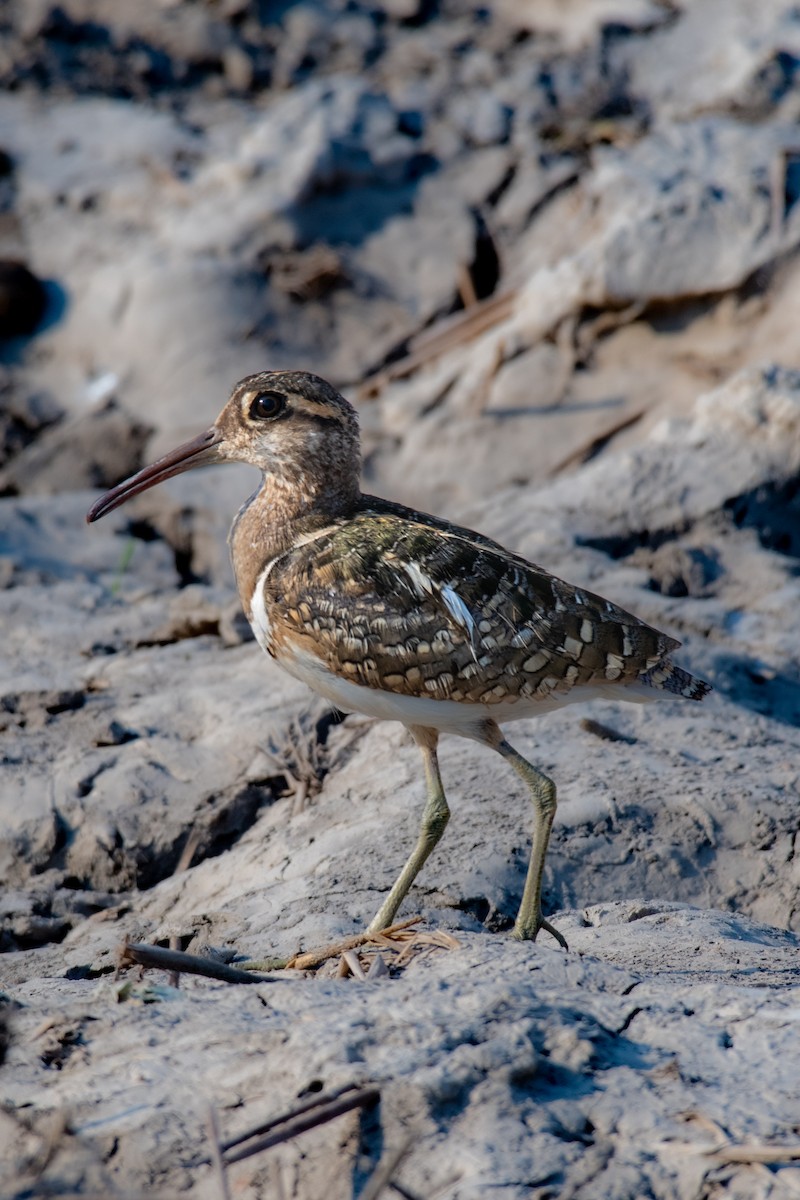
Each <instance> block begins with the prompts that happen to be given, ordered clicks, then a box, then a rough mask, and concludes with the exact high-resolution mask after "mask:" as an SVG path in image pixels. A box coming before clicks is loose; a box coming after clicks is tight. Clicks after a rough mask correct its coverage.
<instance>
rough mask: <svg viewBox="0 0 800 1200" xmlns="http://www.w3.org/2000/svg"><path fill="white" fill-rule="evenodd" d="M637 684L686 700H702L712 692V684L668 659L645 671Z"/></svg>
mask: <svg viewBox="0 0 800 1200" xmlns="http://www.w3.org/2000/svg"><path fill="white" fill-rule="evenodd" d="M636 682H637V683H643V684H644V685H645V686H646V687H651V688H657V689H658V691H660V692H672V693H673V694H674V695H676V696H683V697H684V698H685V699H686V700H702V699H703V697H704V696H707V695H708V693H709V692H710V691H711V690H712V688H711V684H710V683H706V681H705V680H704V679H697V678H696V677H695V676H694V675H690V674H689V672H688V671H684V669H683V667H676V666H675V664H674V663H672V662H670V660H669V659H668V658H663V659H662V660H661V662H660V663H656V665H655V666H654V667H651V668H650V670H649V671H643V672H642V674H641V675H640V676H639V677H638V679H637V681H636Z"/></svg>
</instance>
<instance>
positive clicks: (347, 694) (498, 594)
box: [88, 372, 709, 945]
mask: <svg viewBox="0 0 800 1200" xmlns="http://www.w3.org/2000/svg"><path fill="white" fill-rule="evenodd" d="M225 461H243V462H248V463H252V464H254V465H256V466H258V467H260V468H261V470H262V472H263V483H262V486H261V488H260V489H259V491H258V492H256V493H255V494H254V495H253V496H252V497H251V498H250V500H249V501H248V502H247V503H246V504H245V505H244V506H243V507H242V509H241V510H240V511H239V513H238V515H237V517H236V519H235V521H234V523H233V526H232V529H231V534H230V543H231V552H232V558H233V564H234V570H235V573H236V578H237V583H238V586H239V592H240V595H241V599H242V604H243V607H244V610H245V613H246V615H247V617H248V619H249V620H250V622H251V624H252V626H253V629H254V631H255V634H256V637H257V639H258V641H259V643H260V645H261V646H262V647H263V649H264V650H266V651H267V653H268V654H270V655H271V656H272V657H273V658H274V659H275V660H276V661H277V662H278V663H279V664H280V665H281V666H282V667H284V669H285V670H287V671H289V672H290V673H291V674H293V675H295V676H296V677H298V678H300V679H302V680H304V681H306V682H307V683H308V684H309V685H310V686H311V687H312V688H314V689H315V690H316V691H318V692H320V693H321V694H322V695H323V696H326V697H328V699H330V700H331V701H332V702H333V703H335V704H337V705H338V706H339V707H341V708H343V709H355V710H358V711H362V712H366V713H368V714H371V715H373V716H376V717H384V718H391V719H396V720H400V721H402V722H403V723H404V724H405V725H407V727H408V728H409V729H410V731H411V733H412V735H413V736H414V738H415V740H416V741H417V743H418V744H419V746H420V748H421V750H422V754H423V758H424V761H425V768H426V778H427V783H428V800H427V805H426V809H425V816H424V818H423V827H422V831H421V834H420V838H419V841H418V843H417V846H416V847H415V849H414V851H413V852H412V854H411V856H410V858H409V860H408V862H407V864H406V866H405V868H404V870H403V872H401V875H400V877H399V878H398V880H397V882H396V883H395V885H394V887H393V888H392V889H391V891H390V893H389V895H388V897H387V899H386V901H385V902H384V904H383V905H382V906H381V909H380V911H379V912H378V914H377V915H376V917H375V919H374V921H373V922H372V926H371V928H373V929H381V928H384V927H385V926H386V925H387V924H388V923H389V922H390V921H391V920H392V919H393V917H394V915H395V913H396V911H397V908H398V907H399V905H400V903H401V901H402V899H403V898H404V896H405V894H406V892H407V891H408V888H409V887H410V886H411V884H412V883H413V881H414V879H415V877H416V875H417V873H418V872H419V870H420V868H421V866H422V864H423V863H424V861H425V859H426V858H427V856H428V854H429V853H430V851H431V849H432V848H433V845H434V844H435V843H436V841H437V840H438V838H439V837H440V836H441V832H442V831H443V829H444V825H445V824H446V822H447V818H448V816H449V810H448V808H447V803H446V800H445V797H444V791H443V788H442V785H441V779H440V777H439V769H438V762H437V757H436V745H437V740H438V736H439V733H440V732H441V731H447V732H453V733H458V734H462V735H463V736H467V737H471V738H475V739H476V740H478V741H481V742H484V743H485V744H487V745H489V746H491V747H492V748H494V749H496V750H498V751H499V753H501V754H502V755H503V756H504V757H505V758H506V759H507V761H508V762H509V763H510V765H511V766H512V768H513V769H514V770H515V771H516V772H517V773H518V774H519V775H520V776H521V778H522V779H523V780H524V781H525V783H526V784H527V786H528V788H529V790H530V794H531V798H532V800H533V802H534V809H535V828H534V840H533V849H532V854H531V863H530V868H529V872H528V879H527V882H526V886H525V892H524V895H523V900H522V904H521V906H520V912H519V915H518V918H517V923H516V926H515V932H516V934H517V936H519V937H522V938H525V937H531V938H532V937H535V936H536V934H537V933H538V931H539V929H541V928H545V929H547V930H548V931H549V932H551V933H552V934H553V935H554V936H555V937H557V939H558V940H559V941H560V942H561V943H562V944H564V945H565V944H566V943H564V939H563V938H562V937H561V935H560V934H558V933H557V932H556V931H555V930H554V929H553V928H552V927H551V926H550V925H549V924H548V923H547V922H546V921H545V920H544V919H543V917H542V914H541V899H540V897H541V882H542V871H543V866H544V857H545V852H546V848H547V841H548V838H549V833H550V827H551V824H552V819H553V814H554V812H555V787H554V785H553V784H552V782H551V781H550V780H549V779H547V777H546V776H544V775H542V774H541V772H539V771H537V770H536V768H535V767H533V766H532V765H531V764H530V763H527V762H526V761H525V760H524V759H523V758H522V757H521V756H520V755H519V754H517V752H516V751H515V750H514V749H513V747H511V746H510V744H509V743H508V742H507V741H506V740H505V738H504V737H503V735H502V733H501V732H500V728H499V726H500V724H502V723H504V722H506V721H509V720H512V719H516V718H519V717H527V716H534V715H536V714H537V713H541V712H545V711H548V710H549V709H551V708H553V707H556V706H559V705H561V704H565V703H570V702H572V701H576V700H589V699H592V698H595V697H598V696H608V695H617V696H619V697H620V698H623V699H636V700H640V699H647V698H650V697H653V696H656V695H658V694H659V693H662V694H663V693H673V694H676V695H680V696H683V697H686V698H688V699H692V700H699V699H702V697H703V696H704V695H705V693H706V692H707V691H708V690H709V686H708V684H706V683H704V682H702V681H701V680H697V679H695V678H694V677H693V676H691V675H690V674H689V673H688V672H687V671H684V670H683V669H682V668H680V667H678V666H677V665H676V664H674V663H673V662H672V661H671V658H670V655H671V654H672V652H673V651H674V650H675V649H676V648H677V647H678V645H679V643H678V642H677V641H675V640H674V639H673V638H671V637H669V636H668V635H667V634H664V633H660V632H659V631H658V630H656V629H653V628H651V627H650V626H649V625H646V624H645V623H644V622H642V621H640V620H639V619H638V618H637V617H635V616H632V615H631V614H630V613H627V612H625V611H624V610H623V609H621V608H619V607H617V606H616V605H614V604H612V603H611V602H610V601H608V600H604V599H603V598H602V597H599V596H595V595H593V594H592V593H591V592H587V591H585V590H583V589H580V588H576V587H573V586H572V585H570V584H568V583H565V582H563V581H562V580H560V579H557V578H555V577H554V576H553V575H550V574H549V573H548V572H547V571H544V570H543V569H542V568H540V567H537V566H535V565H534V564H532V563H529V562H527V561H526V560H525V559H523V558H520V557H519V556H518V555H515V554H512V553H510V552H509V551H507V550H505V549H504V548H503V547H502V546H500V545H498V544H497V543H496V542H493V541H492V540H491V539H489V538H487V537H484V536H483V535H482V534H479V533H476V532H474V531H472V530H468V529H462V528H459V527H458V526H455V525H452V524H450V523H448V522H447V521H443V520H440V519H438V518H436V517H432V516H429V515H427V514H425V513H419V512H416V511H414V510H412V509H408V508H404V507H402V506H401V505H398V504H393V503H390V502H389V501H386V500H380V499H378V498H376V497H373V496H366V495H363V494H362V493H361V491H360V487H359V474H360V455H359V441H358V426H357V420H356V415H355V412H354V410H353V409H352V407H351V406H350V405H349V404H348V403H347V401H346V400H344V398H343V397H341V396H340V395H339V393H338V392H336V391H335V389H333V388H332V387H331V386H330V385H329V384H327V383H325V382H324V381H323V380H321V379H318V378H316V377H315V376H313V375H308V374H306V373H304V372H262V373H260V374H258V375H254V376H249V377H248V378H247V379H244V380H242V381H241V383H239V384H237V386H236V387H235V388H234V390H233V393H232V395H231V398H230V400H229V401H228V404H227V405H226V406H225V408H224V409H223V411H222V413H221V414H220V416H219V418H218V419H217V421H216V423H215V425H214V426H213V427H212V428H211V429H209V430H207V431H206V432H205V433H203V434H201V435H200V436H199V437H198V438H196V439H195V440H194V441H193V442H189V443H187V444H186V445H184V446H181V447H179V448H178V449H177V450H175V451H173V452H172V454H169V455H166V456H165V457H164V458H163V459H160V460H159V461H158V462H157V463H155V464H153V466H152V467H147V468H145V469H144V470H143V471H141V472H139V473H138V475H135V476H133V477H132V478H131V479H130V480H127V481H126V482H125V483H123V484H120V485H119V486H118V487H117V488H114V489H112V491H111V492H109V493H107V494H106V496H104V497H102V498H101V499H100V500H99V501H98V502H97V503H96V504H95V505H94V507H93V508H92V510H91V511H90V513H89V518H88V519H89V520H95V519H97V518H98V517H99V516H102V515H103V514H104V513H106V512H108V511H110V510H111V509H112V508H114V507H116V506H117V505H118V504H121V503H123V502H124V501H125V500H127V499H129V498H130V497H131V496H134V495H136V494H137V493H138V492H140V491H142V490H144V489H145V488H147V487H151V486H153V484H155V483H158V482H160V481H161V480H162V479H166V478H169V477H170V476H171V475H174V474H177V473H179V472H181V471H185V470H188V469H189V468H191V467H194V466H199V465H202V464H204V463H213V462H225Z"/></svg>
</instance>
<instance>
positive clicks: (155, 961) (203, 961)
mask: <svg viewBox="0 0 800 1200" xmlns="http://www.w3.org/2000/svg"><path fill="white" fill-rule="evenodd" d="M134 963H136V964H138V966H140V967H157V968H158V970H160V971H185V972H186V973H187V974H188V975H204V976H205V977H206V978H207V979H218V980H220V981H221V982H222V983H274V982H275V981H274V980H273V979H272V978H271V977H270V976H269V975H256V974H255V973H254V972H252V971H240V970H238V969H237V968H236V967H229V966H228V965H227V963H221V962H215V961H214V959H213V958H199V957H198V956H197V955H196V954H186V953H184V952H183V951H182V950H167V949H166V948H165V947H164V946H148V945H145V944H143V943H141V942H138V943H137V942H123V943H122V945H121V947H120V951H119V966H121V967H127V966H131V965H132V964H134Z"/></svg>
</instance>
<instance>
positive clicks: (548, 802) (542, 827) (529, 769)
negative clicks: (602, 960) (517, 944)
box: [486, 722, 568, 950]
mask: <svg viewBox="0 0 800 1200" xmlns="http://www.w3.org/2000/svg"><path fill="white" fill-rule="evenodd" d="M486 743H487V745H489V746H491V747H492V748H493V749H494V750H497V752H498V754H502V756H503V758H505V759H506V761H507V762H508V763H510V765H511V766H512V767H513V768H514V770H515V771H516V773H517V774H518V775H519V777H520V779H521V780H522V781H523V782H524V783H525V785H526V786H527V788H528V791H529V792H530V796H531V800H532V801H533V810H534V817H533V842H532V845H531V858H530V862H529V864H528V876H527V879H526V880H525V890H524V892H523V893H522V903H521V904H520V906H519V912H518V913H517V919H516V921H515V923H514V937H515V938H519V939H520V940H521V941H534V940H535V938H536V935H537V933H538V932H539V930H540V929H544V930H546V932H547V933H549V934H551V935H552V936H553V937H554V938H555V939H556V941H557V942H558V944H559V945H560V946H563V948H564V949H565V950H567V949H568V946H567V943H566V939H565V938H564V937H563V936H562V935H561V934H560V933H559V932H558V930H557V929H554V928H553V926H552V925H551V924H550V922H549V921H545V919H544V917H543V916H542V876H543V874H544V860H545V856H546V855H547V845H548V842H549V841H550V830H551V829H552V827H553V817H554V816H555V815H556V785H555V784H554V783H553V781H552V779H549V778H548V777H547V775H545V774H543V773H542V772H541V771H537V769H536V767H534V766H533V765H532V764H531V763H529V762H528V760H527V759H526V758H523V757H522V755H521V754H519V753H518V752H517V751H516V750H515V749H514V747H513V746H512V745H510V744H509V743H508V742H507V741H506V739H505V738H504V737H503V734H502V732H501V730H500V728H499V727H498V726H497V725H495V724H494V722H491V723H490V724H489V726H488V727H487V729H486Z"/></svg>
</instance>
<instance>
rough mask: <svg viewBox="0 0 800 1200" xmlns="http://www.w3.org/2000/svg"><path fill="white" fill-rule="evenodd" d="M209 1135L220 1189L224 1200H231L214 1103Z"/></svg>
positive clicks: (209, 1122)
mask: <svg viewBox="0 0 800 1200" xmlns="http://www.w3.org/2000/svg"><path fill="white" fill-rule="evenodd" d="M208 1136H209V1141H210V1142H211V1161H212V1162H213V1164H214V1172H215V1174H216V1176H217V1180H218V1181H219V1190H220V1195H221V1196H222V1200H230V1196H231V1194H230V1190H229V1188H228V1176H227V1175H226V1174H225V1162H224V1160H223V1157H222V1147H221V1145H220V1141H219V1122H218V1120H217V1114H216V1111H215V1109H214V1107H213V1105H211V1104H210V1105H209V1106H208Z"/></svg>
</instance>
